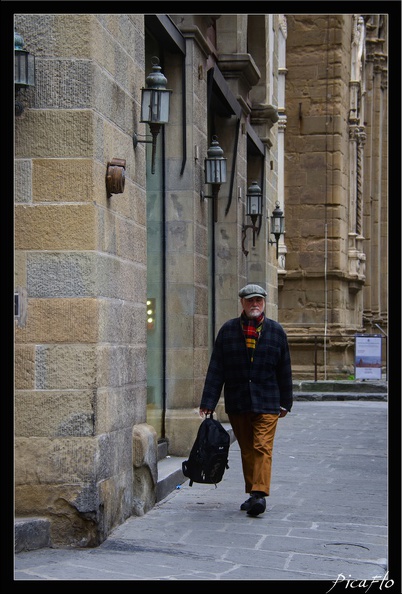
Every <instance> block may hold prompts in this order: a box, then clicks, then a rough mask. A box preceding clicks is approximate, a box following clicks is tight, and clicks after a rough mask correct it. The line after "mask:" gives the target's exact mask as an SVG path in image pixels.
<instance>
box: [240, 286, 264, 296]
mask: <svg viewBox="0 0 402 594" xmlns="http://www.w3.org/2000/svg"><path fill="white" fill-rule="evenodd" d="M266 296H267V292H266V290H265V289H263V288H262V287H260V285H246V286H245V287H243V288H242V289H240V291H239V297H240V298H241V299H250V298H251V297H264V298H265V297H266Z"/></svg>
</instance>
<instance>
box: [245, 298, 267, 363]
mask: <svg viewBox="0 0 402 594" xmlns="http://www.w3.org/2000/svg"><path fill="white" fill-rule="evenodd" d="M264 317H265V316H264V312H262V314H261V315H260V316H258V318H253V319H251V320H250V319H249V318H247V316H246V314H245V312H244V310H243V311H242V313H241V316H240V319H241V325H242V328H243V332H244V337H245V339H246V346H247V350H248V353H249V355H250V361H251V362H252V361H253V357H254V349H255V347H256V345H257V342H258V339H259V337H260V332H261V329H262V325H263V322H264Z"/></svg>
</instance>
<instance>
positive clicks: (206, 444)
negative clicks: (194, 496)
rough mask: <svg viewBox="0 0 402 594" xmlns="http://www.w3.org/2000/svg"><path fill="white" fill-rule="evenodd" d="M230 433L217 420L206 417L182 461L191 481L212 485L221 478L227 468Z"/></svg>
mask: <svg viewBox="0 0 402 594" xmlns="http://www.w3.org/2000/svg"><path fill="white" fill-rule="evenodd" d="M229 447H230V435H229V433H228V432H227V431H226V430H225V429H224V427H223V426H222V425H221V423H220V422H219V421H217V420H216V419H213V418H212V413H211V415H210V416H209V417H208V416H207V417H206V418H205V419H204V420H203V422H202V423H201V425H200V426H199V428H198V433H197V437H196V439H195V442H194V445H193V447H192V448H191V452H190V456H189V458H188V460H185V461H184V462H183V463H182V472H183V474H184V476H186V477H188V478H189V479H190V487H192V486H193V483H204V484H209V485H211V484H212V485H213V484H215V486H216V483H219V482H220V481H221V480H222V477H223V474H224V472H225V470H226V469H227V468H229V464H228V457H229Z"/></svg>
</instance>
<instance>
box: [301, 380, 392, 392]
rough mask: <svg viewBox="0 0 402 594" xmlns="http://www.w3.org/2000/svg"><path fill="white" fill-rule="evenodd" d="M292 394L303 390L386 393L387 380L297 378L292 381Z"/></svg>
mask: <svg viewBox="0 0 402 594" xmlns="http://www.w3.org/2000/svg"><path fill="white" fill-rule="evenodd" d="M293 392H294V394H299V393H303V392H333V393H335V392H336V393H340V392H347V393H349V394H352V393H364V394H370V393H375V394H379V393H384V394H387V393H388V382H387V381H386V380H338V381H335V380H318V381H316V382H315V381H307V380H302V381H300V380H298V381H294V382H293Z"/></svg>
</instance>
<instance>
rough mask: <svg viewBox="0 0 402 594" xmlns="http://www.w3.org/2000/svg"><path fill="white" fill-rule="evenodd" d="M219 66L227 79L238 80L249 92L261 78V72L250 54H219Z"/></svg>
mask: <svg viewBox="0 0 402 594" xmlns="http://www.w3.org/2000/svg"><path fill="white" fill-rule="evenodd" d="M218 66H219V69H220V71H221V72H222V74H223V76H224V77H225V78H227V79H228V78H238V79H241V81H242V82H244V83H246V85H247V87H248V90H250V89H251V88H252V87H254V86H255V85H256V84H257V83H258V81H259V80H260V78H261V72H260V71H259V69H258V66H257V64H256V63H255V62H254V60H253V58H252V56H251V55H250V54H219V58H218Z"/></svg>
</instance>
